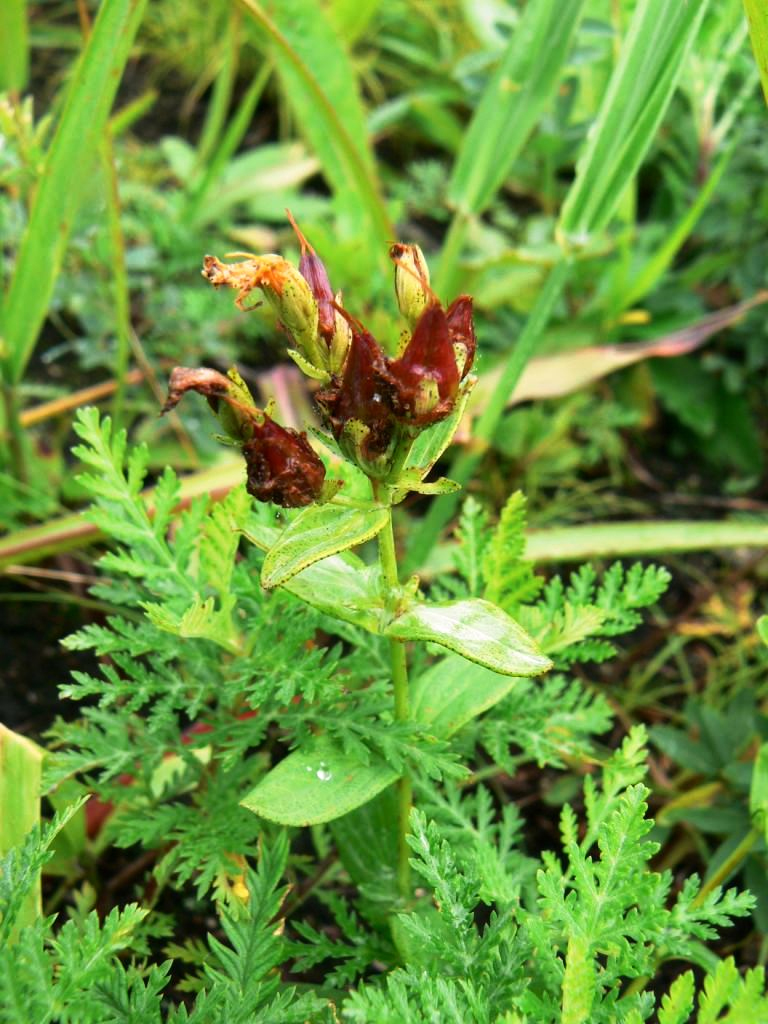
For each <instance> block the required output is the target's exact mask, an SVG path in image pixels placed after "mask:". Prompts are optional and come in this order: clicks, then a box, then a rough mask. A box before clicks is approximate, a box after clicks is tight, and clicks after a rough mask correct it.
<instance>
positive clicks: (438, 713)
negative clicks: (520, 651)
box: [411, 654, 519, 739]
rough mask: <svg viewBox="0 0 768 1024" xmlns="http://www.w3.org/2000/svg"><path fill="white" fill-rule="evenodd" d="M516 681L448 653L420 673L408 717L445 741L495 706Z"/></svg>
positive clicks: (412, 695) (516, 679) (515, 677)
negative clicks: (430, 727)
mask: <svg viewBox="0 0 768 1024" xmlns="http://www.w3.org/2000/svg"><path fill="white" fill-rule="evenodd" d="M518 679H519V676H502V675H499V673H498V672H492V671H491V670H490V669H488V668H483V666H482V665H477V664H473V663H471V662H470V663H467V662H466V661H465V660H464V658H460V657H458V655H455V654H450V655H448V657H446V658H442V659H441V660H440V661H438V662H436V663H435V664H434V665H431V666H430V667H429V668H428V669H427V671H426V672H422V674H421V675H420V676H419V677H418V679H416V680H415V682H414V683H413V685H412V686H411V714H412V715H413V717H414V718H415V719H416V720H417V721H419V722H427V723H429V724H430V725H431V726H432V729H433V731H434V733H435V735H436V736H438V737H439V738H440V739H447V738H448V737H449V736H452V735H453V734H454V733H455V732H458V730H459V729H461V727H462V726H464V725H466V724H467V722H470V721H471V720H472V719H473V718H477V716H478V715H481V714H482V713H483V712H484V711H487V710H488V708H492V707H493V706H494V704H498V702H499V701H500V700H502V699H503V698H504V697H506V696H507V694H508V693H509V692H510V691H511V690H512V689H513V688H514V687H515V686H516V685H517V681H518Z"/></svg>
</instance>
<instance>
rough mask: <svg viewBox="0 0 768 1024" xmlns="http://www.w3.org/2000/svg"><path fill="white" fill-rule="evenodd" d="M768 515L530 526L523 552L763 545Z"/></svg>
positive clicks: (534, 556) (573, 557) (582, 554)
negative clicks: (742, 518) (767, 516)
mask: <svg viewBox="0 0 768 1024" xmlns="http://www.w3.org/2000/svg"><path fill="white" fill-rule="evenodd" d="M766 545H768V521H766V520H765V519H764V518H763V519H762V520H761V519H753V520H747V519H745V520H740V521H733V522H728V521H727V520H726V521H714V522H713V521H707V520H701V519H698V520H696V519H692V520H685V519H679V520H675V521H674V522H665V521H664V520H657V521H655V522H653V521H651V522H646V523H637V522H634V523H588V524H587V525H585V526H561V527H552V528H551V529H546V530H529V531H528V533H527V540H526V545H525V557H526V558H530V559H531V560H532V561H534V562H580V561H582V560H583V559H587V558H619V557H622V556H624V555H653V556H656V555H660V554H663V553H665V552H675V551H711V550H713V549H714V548H764V547H765V546H766Z"/></svg>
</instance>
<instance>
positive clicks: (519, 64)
mask: <svg viewBox="0 0 768 1024" xmlns="http://www.w3.org/2000/svg"><path fill="white" fill-rule="evenodd" d="M583 6H584V0H532V2H531V3H528V4H527V5H526V7H525V12H524V14H523V17H522V18H521V19H520V24H519V25H518V26H517V28H516V29H515V31H514V33H513V34H512V38H511V39H510V42H509V45H508V47H507V50H506V52H505V54H504V56H503V57H502V60H501V62H500V64H499V66H498V67H497V68H496V71H495V72H494V73H493V75H492V76H491V79H490V81H489V82H488V84H487V85H486V87H485V90H484V92H483V95H482V97H481V99H480V103H479V104H478V107H477V110H476V111H475V113H474V116H473V117H472V120H471V121H470V124H469V128H468V129H467V133H466V135H465V136H464V142H463V144H462V147H461V149H460V150H459V154H458V156H457V158H456V163H455V164H454V166H453V171H452V173H451V179H450V182H449V183H448V199H449V201H450V202H451V203H452V204H453V205H454V206H455V207H456V209H457V210H458V211H459V212H461V213H482V211H483V210H484V209H485V208H486V207H487V206H488V204H489V203H490V202H491V201H492V199H493V197H494V195H495V194H496V192H497V191H498V189H499V188H500V187H501V185H502V184H503V182H504V180H505V178H506V177H507V176H508V174H509V171H510V168H511V167H512V164H513V163H514V161H515V160H516V159H517V157H518V156H519V154H520V151H521V150H522V148H523V146H524V144H525V142H526V139H527V138H528V136H529V135H530V133H531V131H532V130H533V128H534V127H535V125H536V123H537V122H538V120H539V118H540V116H541V113H542V111H543V109H544V107H545V106H546V105H547V104H548V103H549V102H550V101H551V99H552V96H553V94H554V91H555V88H556V86H557V84H558V82H559V81H560V78H561V76H562V73H563V66H564V64H565V61H566V58H567V56H568V52H569V50H570V48H571V44H572V42H573V36H574V33H575V31H576V26H577V24H578V22H579V17H580V15H581V11H582V8H583Z"/></svg>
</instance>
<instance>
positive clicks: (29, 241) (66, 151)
mask: <svg viewBox="0 0 768 1024" xmlns="http://www.w3.org/2000/svg"><path fill="white" fill-rule="evenodd" d="M145 6H146V0H110V2H109V3H104V4H102V5H101V8H100V9H99V15H98V17H97V18H96V21H95V22H94V25H93V31H92V33H91V35H90V38H89V40H88V43H87V44H86V46H85V49H84V51H83V53H82V55H81V57H80V60H79V61H78V64H77V67H76V69H75V73H74V76H73V78H72V80H71V82H70V84H69V87H68V92H67V97H66V101H65V103H64V109H63V110H62V113H61V119H60V121H59V124H58V127H57V129H56V133H55V135H54V137H53V140H52V142H51V145H50V148H49V150H48V153H47V154H46V158H45V164H44V167H43V170H42V173H41V176H40V183H39V187H38V190H37V195H36V197H35V201H34V204H33V206H32V210H31V212H30V217H29V222H28V224H27V227H26V230H25V232H24V235H23V237H22V240H21V245H20V248H19V253H18V258H17V262H16V268H15V271H14V274H13V277H12V279H11V283H10V287H9V290H8V294H7V296H6V298H5V303H4V305H3V315H2V326H1V330H0V333H1V334H2V337H3V340H4V343H5V351H6V357H5V363H4V367H3V369H4V376H5V378H6V380H7V381H9V382H10V383H17V382H18V381H19V380H20V379H21V377H22V376H23V374H24V370H25V368H26V365H27V363H28V361H29V358H30V356H31V354H32V350H33V349H34V346H35V341H36V339H37V335H38V333H39V331H40V327H41V326H42V323H43V320H44V319H45V315H46V312H47V309H48V303H49V302H50V298H51V295H52V293H53V286H54V282H55V280H56V276H57V274H58V272H59V268H60V266H61V261H62V258H63V255H64V250H65V248H66V245H67V239H68V238H69V233H70V230H71V228H72V222H73V220H74V217H75V215H76V213H77V210H78V207H79V205H80V202H81V200H82V198H83V196H84V194H85V193H86V191H87V190H88V188H90V187H91V183H92V180H93V173H94V171H95V167H96V162H97V159H98V147H99V144H100V142H101V137H102V134H103V131H104V126H105V124H106V121H107V118H108V116H109V112H110V109H111V107H112V101H113V99H114V96H115V92H116V91H117V87H118V85H119V83H120V78H121V75H122V72H123V68H124V66H125V63H126V61H127V59H128V55H129V53H130V49H131V45H132V43H133V38H134V36H135V34H136V30H137V29H138V27H139V23H140V21H141V17H142V14H143V13H144V8H145Z"/></svg>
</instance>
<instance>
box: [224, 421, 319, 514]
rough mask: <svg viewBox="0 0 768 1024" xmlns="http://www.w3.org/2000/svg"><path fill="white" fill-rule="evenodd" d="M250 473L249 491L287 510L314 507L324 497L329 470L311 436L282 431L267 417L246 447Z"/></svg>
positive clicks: (282, 429)
mask: <svg viewBox="0 0 768 1024" xmlns="http://www.w3.org/2000/svg"><path fill="white" fill-rule="evenodd" d="M243 455H244V456H245V465H246V467H247V470H248V482H247V484H246V489H247V491H248V493H249V494H252V495H253V497H254V498H256V499H257V501H272V502H274V504H275V505H282V506H283V508H301V507H302V506H304V505H311V504H312V502H313V501H316V500H317V498H318V497H319V496H320V492H321V491H322V489H323V481H324V480H325V466H324V465H323V463H322V462H321V460H320V458H319V457H318V455H317V454H316V453H315V452H314V450H313V449H312V446H311V445H310V443H309V441H307V435H306V434H305V433H303V432H302V433H299V432H298V431H296V430H291V429H290V428H288V427H281V426H280V425H279V424H278V423H275V421H274V420H272V419H270V418H269V416H267V414H266V413H264V414H263V422H262V423H261V424H257V425H255V426H254V430H253V437H252V438H251V440H250V441H246V443H245V444H244V445H243Z"/></svg>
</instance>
